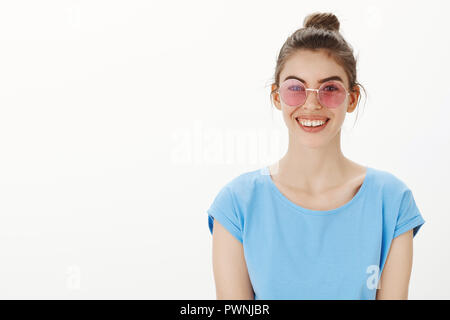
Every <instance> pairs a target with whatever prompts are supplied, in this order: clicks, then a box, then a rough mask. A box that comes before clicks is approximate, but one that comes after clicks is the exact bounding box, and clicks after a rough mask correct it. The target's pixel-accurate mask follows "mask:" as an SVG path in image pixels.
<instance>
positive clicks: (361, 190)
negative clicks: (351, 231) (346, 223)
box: [261, 166, 372, 216]
mask: <svg viewBox="0 0 450 320" xmlns="http://www.w3.org/2000/svg"><path fill="white" fill-rule="evenodd" d="M365 168H366V175H365V177H364V180H363V183H362V185H361V187H360V188H359V190H358V192H357V193H356V194H355V195H354V196H353V198H352V199H351V200H350V201H348V202H347V203H345V204H343V205H342V206H340V207H338V208H335V209H331V210H311V209H308V208H304V207H302V206H300V205H298V204H296V203H294V202H292V201H291V200H289V199H288V198H287V197H286V196H285V195H284V194H283V193H281V191H280V190H279V189H278V187H277V186H276V185H275V183H274V182H273V180H272V177H271V175H270V170H269V166H264V167H263V168H262V169H261V175H263V176H265V179H266V181H267V182H268V184H269V185H270V187H271V189H272V190H273V191H274V193H275V194H276V195H277V196H278V197H279V198H280V200H281V201H282V202H284V203H285V204H287V205H288V206H290V207H292V208H293V209H295V210H296V211H299V212H301V213H304V214H310V215H316V216H322V215H329V214H337V213H339V212H342V211H345V209H347V208H348V207H350V206H351V205H353V204H354V203H356V202H357V201H358V200H359V199H360V198H361V197H362V196H363V194H364V192H365V191H366V189H367V185H368V184H369V182H370V179H371V174H372V168H371V167H369V166H365Z"/></svg>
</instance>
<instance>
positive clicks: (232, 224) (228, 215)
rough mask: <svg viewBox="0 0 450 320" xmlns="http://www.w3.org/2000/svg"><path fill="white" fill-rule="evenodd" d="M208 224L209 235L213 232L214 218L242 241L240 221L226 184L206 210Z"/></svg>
mask: <svg viewBox="0 0 450 320" xmlns="http://www.w3.org/2000/svg"><path fill="white" fill-rule="evenodd" d="M207 213H208V225H209V230H210V232H211V235H212V234H213V226H214V225H213V222H214V219H216V220H217V221H218V222H219V223H220V224H221V225H222V226H224V228H225V229H227V230H228V232H230V233H231V234H232V235H233V236H234V237H235V238H236V239H238V240H239V242H241V243H242V221H241V219H240V215H239V214H238V210H236V205H235V200H234V197H233V194H232V191H231V190H230V188H229V187H228V186H227V185H226V186H224V187H223V188H222V189H221V190H220V191H219V193H218V194H217V195H216V197H215V199H214V201H213V203H212V204H211V206H210V207H209V209H208V210H207Z"/></svg>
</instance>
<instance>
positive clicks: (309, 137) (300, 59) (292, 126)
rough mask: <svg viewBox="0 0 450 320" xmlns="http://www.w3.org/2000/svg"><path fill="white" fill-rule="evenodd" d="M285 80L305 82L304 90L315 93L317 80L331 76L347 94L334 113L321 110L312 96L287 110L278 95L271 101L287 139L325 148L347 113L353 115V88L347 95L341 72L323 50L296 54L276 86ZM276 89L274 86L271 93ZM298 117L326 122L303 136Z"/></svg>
mask: <svg viewBox="0 0 450 320" xmlns="http://www.w3.org/2000/svg"><path fill="white" fill-rule="evenodd" d="M288 76H295V77H297V78H300V79H303V80H305V82H306V83H304V85H305V86H306V87H307V88H313V89H318V88H319V87H320V85H321V83H320V82H319V80H321V79H324V78H328V77H331V76H339V77H340V78H341V79H342V82H341V83H342V85H343V86H344V87H345V88H346V89H347V91H348V92H349V93H350V94H349V95H348V96H347V97H346V98H345V100H344V102H342V104H341V105H340V106H338V107H336V108H334V109H331V108H327V107H324V106H322V105H321V104H320V103H319V101H318V99H317V94H316V92H313V91H309V93H308V97H307V99H306V101H305V103H304V104H303V105H302V106H298V107H291V106H288V105H286V104H284V103H283V102H282V101H281V100H280V96H279V94H278V93H274V96H273V101H274V104H275V106H276V108H277V109H279V110H281V111H282V113H283V118H284V121H285V123H286V125H287V127H288V130H289V136H290V139H294V140H298V141H300V142H301V143H302V144H303V145H307V146H309V147H320V146H325V145H328V144H329V142H330V141H332V140H333V139H334V138H335V137H336V135H337V134H338V133H339V132H340V130H341V126H342V123H343V122H344V120H345V115H346V113H347V112H353V111H354V110H355V108H356V105H357V101H358V97H359V88H358V87H357V86H355V90H356V92H353V93H352V92H351V91H350V90H349V87H348V78H347V75H346V73H345V71H344V69H343V68H342V67H341V66H340V65H339V64H337V63H336V62H335V60H334V59H333V58H332V57H330V56H328V55H327V52H326V51H324V50H319V51H311V50H299V51H297V52H296V53H295V54H293V55H292V56H291V57H290V58H289V59H288V60H287V61H286V64H285V66H284V68H283V70H282V71H281V73H280V85H281V84H282V83H283V81H284V80H285V78H287V77H288ZM274 89H277V88H276V86H275V85H273V86H272V90H274ZM301 116H323V117H327V118H329V120H328V122H327V124H326V126H325V127H324V128H323V129H322V130H320V131H318V132H307V131H305V130H303V129H302V128H301V126H300V123H299V122H298V120H297V118H299V117H301Z"/></svg>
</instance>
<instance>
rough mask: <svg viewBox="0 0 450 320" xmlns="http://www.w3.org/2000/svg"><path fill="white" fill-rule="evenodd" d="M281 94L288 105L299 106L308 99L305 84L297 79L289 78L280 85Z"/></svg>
mask: <svg viewBox="0 0 450 320" xmlns="http://www.w3.org/2000/svg"><path fill="white" fill-rule="evenodd" d="M280 96H281V99H282V100H283V102H284V103H285V104H287V105H288V106H292V107H295V106H299V105H301V104H303V103H304V102H305V100H306V90H305V86H304V85H303V83H301V82H300V81H298V80H296V79H288V80H286V81H285V82H283V84H282V85H281V87H280Z"/></svg>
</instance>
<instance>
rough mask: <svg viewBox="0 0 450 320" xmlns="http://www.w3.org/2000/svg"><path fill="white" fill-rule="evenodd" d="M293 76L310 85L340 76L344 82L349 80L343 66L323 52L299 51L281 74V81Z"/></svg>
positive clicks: (286, 64) (288, 61)
mask: <svg viewBox="0 0 450 320" xmlns="http://www.w3.org/2000/svg"><path fill="white" fill-rule="evenodd" d="M291 75H294V76H297V77H298V78H301V79H304V80H305V81H306V83H307V84H309V85H312V84H317V83H319V80H321V79H324V78H328V77H331V76H339V77H340V78H342V80H343V82H346V79H347V77H346V73H345V70H344V69H343V68H342V66H340V65H339V64H338V63H337V62H336V61H335V60H334V59H333V57H332V56H330V55H329V54H327V53H326V52H325V51H323V50H321V51H311V50H299V51H298V52H296V53H295V54H293V55H292V56H291V57H290V58H289V59H288V60H287V61H286V63H285V65H284V68H283V70H282V71H281V73H280V81H283V79H284V78H286V77H288V76H291Z"/></svg>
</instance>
